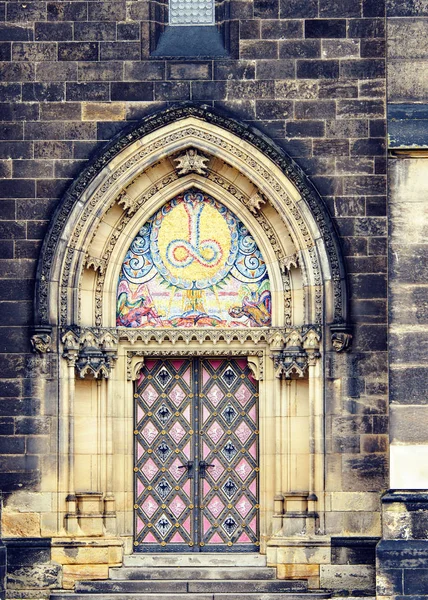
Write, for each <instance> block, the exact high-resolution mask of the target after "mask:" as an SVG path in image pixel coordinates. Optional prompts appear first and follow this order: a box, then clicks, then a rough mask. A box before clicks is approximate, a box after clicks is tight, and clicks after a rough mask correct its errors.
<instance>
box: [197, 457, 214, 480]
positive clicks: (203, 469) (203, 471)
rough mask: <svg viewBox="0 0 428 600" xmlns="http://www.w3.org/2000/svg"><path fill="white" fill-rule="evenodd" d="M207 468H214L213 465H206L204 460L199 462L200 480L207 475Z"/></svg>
mask: <svg viewBox="0 0 428 600" xmlns="http://www.w3.org/2000/svg"><path fill="white" fill-rule="evenodd" d="M208 467H215V465H212V464H211V465H210V464H208V463H207V461H206V460H200V461H199V472H200V474H201V479H205V475H206V473H207V471H206V470H207V469H208Z"/></svg>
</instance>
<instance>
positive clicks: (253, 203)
mask: <svg viewBox="0 0 428 600" xmlns="http://www.w3.org/2000/svg"><path fill="white" fill-rule="evenodd" d="M263 204H266V200H265V199H264V198H263V196H262V195H261V194H259V193H255V194H253V195H252V196H250V198H249V199H248V204H247V206H248V208H249V210H250V211H251V212H252V213H253V215H255V214H257V213H258V212H260V207H261V206H262V205H263Z"/></svg>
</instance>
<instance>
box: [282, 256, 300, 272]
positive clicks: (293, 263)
mask: <svg viewBox="0 0 428 600" xmlns="http://www.w3.org/2000/svg"><path fill="white" fill-rule="evenodd" d="M280 263H281V267H282V269H284V270H285V271H286V272H287V273H288V271H290V269H291V267H295V268H296V269H298V268H299V254H298V253H297V252H295V253H294V254H291V255H290V256H284V258H283V259H281V261H280Z"/></svg>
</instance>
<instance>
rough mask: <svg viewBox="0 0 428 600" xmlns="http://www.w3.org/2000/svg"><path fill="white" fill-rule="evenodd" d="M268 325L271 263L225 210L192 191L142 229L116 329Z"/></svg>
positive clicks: (122, 288)
mask: <svg viewBox="0 0 428 600" xmlns="http://www.w3.org/2000/svg"><path fill="white" fill-rule="evenodd" d="M270 324H271V294H270V284H269V278H268V273H267V268H266V264H265V262H264V260H263V257H262V254H261V252H260V250H259V248H258V246H257V244H256V242H255V240H254V238H253V237H252V235H251V233H250V232H249V231H248V229H247V228H246V227H245V225H244V224H243V223H242V222H241V221H240V220H239V219H238V218H237V217H236V215H234V214H233V213H232V212H231V211H230V210H229V209H227V208H226V207H225V206H224V205H223V204H221V203H220V202H218V201H217V200H215V199H214V198H212V197H211V196H208V195H207V194H203V193H202V192H200V191H198V190H190V191H188V192H186V193H184V194H181V195H179V196H177V197H175V198H174V199H173V200H170V201H169V202H167V203H166V204H165V205H164V206H163V207H162V208H161V209H160V210H159V211H158V212H157V213H156V214H155V215H154V216H153V217H151V219H149V221H147V223H146V224H145V225H144V226H143V227H142V228H141V229H140V231H139V233H138V235H137V236H136V238H135V239H134V241H133V242H132V244H131V246H130V248H129V250H128V252H127V254H126V257H125V260H124V262H123V265H122V269H121V272H120V276H119V286H118V292H117V325H118V326H124V327H264V326H269V325H270Z"/></svg>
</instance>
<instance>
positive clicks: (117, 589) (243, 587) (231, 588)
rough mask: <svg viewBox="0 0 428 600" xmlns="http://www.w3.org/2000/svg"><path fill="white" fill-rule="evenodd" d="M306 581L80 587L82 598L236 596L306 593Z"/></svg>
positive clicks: (98, 583)
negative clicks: (157, 594) (116, 595)
mask: <svg viewBox="0 0 428 600" xmlns="http://www.w3.org/2000/svg"><path fill="white" fill-rule="evenodd" d="M307 587H308V586H307V582H306V581H284V580H279V579H276V580H268V581H260V580H259V581H258V580H252V581H248V580H245V581H242V580H229V581H224V580H211V581H209V580H207V581H161V580H158V581H156V580H155V581H151V580H146V581H81V582H77V583H76V592H77V593H79V594H91V593H96V594H99V593H105V594H111V593H120V594H131V593H139V594H142V593H154V592H160V593H166V592H176V593H186V592H187V593H190V594H196V593H206V592H210V593H220V592H221V593H232V592H304V591H307Z"/></svg>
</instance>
